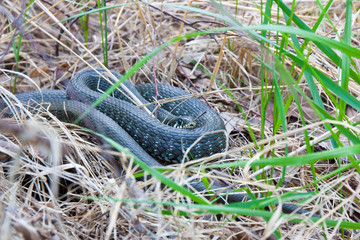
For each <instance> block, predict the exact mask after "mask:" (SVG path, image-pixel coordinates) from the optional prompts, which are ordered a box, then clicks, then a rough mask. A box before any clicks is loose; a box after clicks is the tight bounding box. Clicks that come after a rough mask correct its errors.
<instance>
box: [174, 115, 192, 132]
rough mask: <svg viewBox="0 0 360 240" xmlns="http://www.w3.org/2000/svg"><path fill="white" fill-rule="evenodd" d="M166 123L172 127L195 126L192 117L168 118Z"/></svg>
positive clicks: (189, 127)
mask: <svg viewBox="0 0 360 240" xmlns="http://www.w3.org/2000/svg"><path fill="white" fill-rule="evenodd" d="M167 125H168V126H170V127H174V128H181V129H192V128H195V127H196V122H195V121H194V118H193V117H190V116H181V117H174V118H172V119H170V120H169V121H168V122H167Z"/></svg>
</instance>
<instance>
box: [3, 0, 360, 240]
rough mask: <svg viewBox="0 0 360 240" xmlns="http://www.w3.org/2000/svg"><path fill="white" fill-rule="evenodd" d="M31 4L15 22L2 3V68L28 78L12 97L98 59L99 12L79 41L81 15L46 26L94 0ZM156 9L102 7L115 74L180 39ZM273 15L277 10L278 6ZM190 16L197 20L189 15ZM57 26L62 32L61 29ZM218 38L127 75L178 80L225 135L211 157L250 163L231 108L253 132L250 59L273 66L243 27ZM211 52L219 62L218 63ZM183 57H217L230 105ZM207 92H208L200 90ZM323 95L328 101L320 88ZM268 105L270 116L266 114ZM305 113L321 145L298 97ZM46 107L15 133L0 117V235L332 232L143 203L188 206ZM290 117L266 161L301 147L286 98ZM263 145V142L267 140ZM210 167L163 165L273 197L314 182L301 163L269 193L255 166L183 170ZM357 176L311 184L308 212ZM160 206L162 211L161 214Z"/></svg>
mask: <svg viewBox="0 0 360 240" xmlns="http://www.w3.org/2000/svg"><path fill="white" fill-rule="evenodd" d="M39 2H40V1H35V2H34V4H33V5H32V7H31V8H30V9H29V10H28V11H27V14H28V16H27V18H25V19H24V20H23V23H24V24H23V25H21V24H20V23H21V18H19V16H20V13H21V12H22V11H23V10H24V8H23V5H22V4H21V2H20V1H15V2H13V1H8V0H5V1H3V2H2V6H1V9H0V10H1V11H0V12H1V14H0V16H1V19H2V21H1V22H2V23H3V24H2V25H1V28H0V36H1V38H0V42H1V44H0V48H1V50H2V51H1V52H3V53H5V54H3V55H2V62H1V68H2V69H4V70H11V71H14V70H16V71H18V72H21V73H23V74H24V75H26V76H28V77H29V79H31V80H32V81H33V82H30V81H28V79H27V78H24V77H23V76H20V75H19V77H18V83H17V86H16V92H25V91H30V90H35V89H36V87H35V85H36V86H39V87H40V88H42V89H49V88H59V89H63V88H65V86H66V85H67V82H68V81H69V79H70V78H71V76H72V75H73V74H74V73H75V72H77V71H78V70H80V69H83V68H87V67H88V66H93V67H98V66H99V65H101V64H100V63H101V62H102V59H103V51H102V44H101V39H100V36H101V34H100V30H99V20H98V15H97V14H91V15H90V17H89V19H88V21H89V22H88V28H89V42H88V43H84V41H83V40H84V35H83V32H82V30H81V24H80V21H79V19H74V20H69V21H66V22H63V23H59V24H57V25H52V24H53V23H55V22H56V21H58V20H61V19H65V18H67V17H70V16H73V15H76V14H78V13H80V12H81V11H86V10H88V9H90V8H91V7H93V6H95V5H96V3H95V2H94V1H88V2H82V4H73V3H72V2H66V1H58V2H57V1H41V2H42V3H41V4H40V3H39ZM119 3H124V2H122V1H120V2H118V1H111V2H109V3H108V6H110V5H116V4H119ZM129 3H130V2H129ZM174 3H178V2H174ZM238 3H239V5H238V8H237V11H238V13H239V14H238V15H237V18H238V20H239V21H240V22H241V23H243V24H244V25H247V24H253V25H255V24H260V23H261V22H260V17H259V16H260V14H259V11H258V10H257V9H256V7H255V6H254V5H253V3H252V2H250V1H238ZM178 4H181V3H178ZM193 4H195V3H193ZM223 4H224V6H226V8H227V10H228V11H230V12H231V13H234V12H235V4H234V3H233V2H230V1H229V2H224V3H223ZM196 5H197V6H198V7H200V8H201V9H203V10H205V11H209V12H216V9H214V7H213V6H212V5H211V4H209V3H208V2H207V1H199V2H196ZM314 6H315V3H314V1H307V2H304V3H302V4H301V6H298V10H297V14H298V16H299V17H301V18H302V19H303V20H305V21H307V22H308V23H309V25H311V24H313V22H314V21H315V20H316V16H313V15H309V13H312V12H313V7H314ZM161 9H162V11H166V13H170V15H168V14H165V13H164V12H162V11H158V10H154V9H151V8H149V7H147V6H145V5H142V4H139V5H135V4H131V5H127V6H124V7H120V8H115V9H110V10H108V12H107V16H108V49H109V69H112V70H115V71H118V72H123V71H127V70H128V69H129V68H130V67H131V66H132V65H133V64H134V63H135V62H138V61H139V60H140V59H141V58H142V57H143V56H144V55H145V54H147V53H148V52H150V51H152V50H153V49H154V48H155V47H156V46H158V45H160V44H162V42H166V41H168V40H170V39H171V38H173V37H175V36H177V35H178V34H179V29H180V27H181V24H182V22H181V21H180V20H179V19H176V18H173V17H171V16H177V17H178V18H180V19H181V18H182V17H183V16H184V11H182V10H179V9H175V8H172V7H169V6H164V7H162V8H161ZM343 12H344V2H343V1H334V3H333V6H332V14H333V17H334V19H336V20H335V21H336V23H337V24H338V25H339V26H342V25H343V24H344V21H345V19H344V14H343ZM273 14H274V15H275V16H276V12H274V13H273ZM199 19H200V20H201V21H198V20H199ZM186 20H187V21H189V22H195V21H198V23H197V24H196V27H197V28H199V29H203V30H206V29H211V28H213V27H214V24H213V21H217V20H216V19H215V20H214V19H213V18H212V17H208V16H206V15H201V16H199V14H198V13H194V12H189V13H187V16H186ZM9 22H10V23H9ZM62 24H63V26H64V27H65V28H66V30H67V31H68V32H66V30H64V29H63V28H61V25H62ZM329 29H330V26H328V25H326V26H324V29H323V30H324V35H326V34H328V33H329V31H328V30H329ZM192 31H194V29H193V27H191V26H189V25H185V26H184V28H183V30H182V32H181V34H184V33H189V32H192ZM19 33H21V34H22V48H21V51H20V55H19V61H18V62H17V63H16V60H15V53H14V52H13V50H12V48H11V47H9V46H10V45H11V42H12V41H13V40H16V39H17V36H18V34H19ZM330 34H331V31H330ZM223 37H224V35H216V36H214V38H216V39H217V42H216V41H214V39H212V38H211V37H209V36H201V37H196V38H193V39H188V40H187V41H181V42H180V43H179V45H178V48H177V50H175V49H174V47H173V46H171V47H170V49H167V50H164V51H161V52H160V53H159V54H157V55H156V56H155V57H154V58H153V59H151V60H150V61H149V62H148V63H147V64H146V65H145V66H144V67H142V68H141V69H140V71H138V72H137V73H136V74H135V75H134V76H133V77H132V78H131V81H132V82H133V83H139V82H148V81H154V80H157V81H160V82H166V83H170V84H174V85H177V86H181V87H183V88H187V89H189V91H190V92H192V93H194V94H199V95H202V96H203V97H204V98H205V99H206V101H207V102H209V103H210V104H211V106H212V107H214V109H216V110H218V111H219V112H220V113H221V115H222V117H223V118H224V120H225V121H226V122H227V127H228V128H227V129H228V132H229V133H230V147H229V152H228V153H226V154H224V156H225V157H226V158H225V159H220V160H219V161H232V160H239V159H249V158H250V156H249V155H248V153H247V151H246V150H249V149H251V150H252V151H253V152H256V149H255V148H254V147H253V146H252V145H251V143H250V140H249V139H250V137H249V132H248V125H247V124H246V122H245V120H244V119H243V117H242V115H241V113H239V111H238V110H237V109H236V104H240V105H241V106H242V107H243V108H244V110H245V115H246V117H247V118H248V121H249V123H250V124H251V127H252V130H253V131H254V133H255V135H256V137H258V138H259V139H260V134H261V130H260V115H259V109H260V107H259V106H260V104H261V102H260V98H259V89H260V85H261V80H260V79H261V77H260V74H261V65H260V63H259V62H258V61H256V60H255V59H254V57H253V55H256V56H262V57H263V59H266V61H268V62H271V57H270V56H269V55H268V54H267V53H266V52H262V50H261V47H260V46H259V44H258V43H257V42H256V41H254V40H252V39H251V38H249V36H248V35H247V34H245V33H244V34H243V33H241V34H239V35H237V36H227V40H228V41H229V42H231V44H232V49H231V50H230V49H228V48H227V47H226V46H224V45H221V42H222V41H223ZM272 37H273V38H276V37H277V36H276V35H273V36H272ZM356 39H358V38H356V37H355V36H354V44H355V45H356V46H359V42H358V40H356ZM312 50H313V52H312V57H311V58H310V60H309V61H311V64H314V65H316V66H318V68H319V69H322V71H323V72H324V73H325V74H327V75H329V76H331V77H333V76H337V75H338V72H337V71H338V68H337V67H336V66H334V65H332V64H331V63H330V61H329V60H328V59H327V58H325V57H324V56H322V54H321V52H320V51H317V49H316V48H315V47H314V48H313V49H312ZM220 53H221V54H222V57H221V58H220V62H218V59H219V54H220ZM174 55H176V59H175V58H174ZM191 60H194V61H196V62H197V64H198V65H200V66H202V67H203V68H204V69H206V70H207V71H208V72H210V73H212V72H213V69H215V68H216V65H217V63H218V70H217V72H216V75H217V78H218V79H219V80H220V81H221V83H223V84H224V85H225V86H226V87H227V88H228V89H229V90H230V91H231V92H232V94H233V95H234V99H235V100H234V99H232V98H230V97H229V95H227V94H225V92H224V91H223V90H222V89H221V88H220V87H219V85H217V84H210V80H209V77H208V76H207V75H206V74H204V73H203V72H201V71H199V70H198V69H196V68H195V67H194V65H193V63H192V62H191ZM286 61H288V60H286ZM219 63H220V64H219ZM288 63H289V62H286V64H288ZM357 64H358V63H357ZM179 65H180V67H179ZM294 71H296V72H298V73H299V72H301V69H298V68H296V69H295V70H294ZM3 73H4V74H2V75H1V76H0V80H1V86H2V91H3V92H4V91H6V90H8V89H11V88H12V84H13V78H14V74H13V72H6V71H3ZM154 73H156V74H154ZM186 78H189V79H191V80H192V81H193V82H194V84H195V86H196V87H197V88H198V89H200V93H199V92H198V91H195V90H194V89H193V88H191V87H189V85H188V82H187V81H186ZM300 86H303V88H304V89H306V88H307V85H306V83H305V82H300ZM209 87H210V89H211V91H210V94H209V93H207V92H205V90H207V89H208V88H209ZM283 87H285V86H283ZM358 88H359V86H358V85H356V84H350V91H351V92H352V93H354V95H355V96H357V97H358V93H359V92H360V91H359V89H358ZM284 93H286V88H284ZM322 96H324V100H325V101H326V99H325V98H326V97H327V96H326V94H323V95H322ZM328 102H330V101H328ZM271 104H272V103H270V106H269V109H268V111H269V112H267V116H271V115H272V114H271V111H272V107H271ZM325 104H326V102H325ZM326 107H327V109H328V110H329V111H330V112H331V111H335V109H334V107H333V106H331V105H326ZM304 109H305V110H306V111H305V112H306V113H307V115H306V120H307V124H309V126H313V129H312V132H311V133H310V135H312V136H314V137H313V140H314V143H316V142H321V141H320V140H321V139H323V138H322V137H323V136H322V135H323V134H326V131H325V130H324V128H323V127H322V126H321V125H316V124H314V125H311V124H312V123H314V120H315V121H316V119H313V117H314V113H313V112H312V110H311V108H310V107H309V106H308V105H306V103H305V102H304ZM44 114H45V115H47V116H48V113H42V114H41V116H40V115H35V116H33V115H30V116H32V117H31V118H30V119H27V120H24V119H25V116H29V114H27V113H25V114H22V115H20V116H19V119H18V120H17V121H18V123H19V125H16V126H17V127H18V129H16V127H15V129H14V131H12V132H11V131H9V129H10V128H9V126H8V125H3V124H5V123H1V124H2V127H3V126H6V127H3V128H2V133H4V134H3V137H2V138H1V145H0V147H1V152H2V153H1V171H0V174H1V183H2V184H0V193H1V194H0V196H1V204H0V220H1V222H2V226H1V232H2V234H5V235H4V236H7V237H8V238H9V239H10V238H14V239H20V238H21V236H23V237H25V238H26V239H112V238H114V239H115V238H127V239H132V238H140V237H141V238H142V237H146V238H163V239H166V238H181V239H187V238H188V239H193V238H211V239H228V238H229V239H230V238H238V239H241V238H242V237H243V238H244V239H259V238H260V237H261V236H263V237H265V236H267V237H270V238H271V237H273V235H272V230H273V229H276V228H277V227H280V230H281V232H282V234H283V238H284V239H286V238H291V237H293V236H303V237H304V238H305V239H321V238H322V236H321V234H322V233H321V231H324V232H325V234H326V235H327V236H328V239H330V238H331V237H333V236H334V235H336V234H338V233H337V232H336V231H334V230H332V229H327V228H324V229H322V228H321V227H319V226H317V225H313V226H314V228H312V227H311V228H309V225H308V224H307V223H306V222H307V221H308V220H306V218H305V221H304V223H300V224H292V223H289V222H288V221H287V219H284V218H279V219H276V218H275V220H277V221H270V222H268V223H266V222H265V221H264V220H263V219H261V218H258V217H246V216H240V217H238V218H237V219H235V217H236V216H235V215H232V214H223V215H221V216H219V215H213V214H210V213H209V214H204V213H202V214H198V213H197V212H196V209H192V208H185V207H181V206H166V205H161V204H152V203H150V201H157V202H176V203H177V202H179V203H189V204H190V203H191V201H190V200H189V199H188V198H186V197H183V196H181V195H180V194H178V193H176V192H174V191H172V190H171V189H168V188H165V189H164V188H163V187H162V186H161V184H160V183H159V182H158V181H156V180H155V179H153V178H150V179H149V178H148V179H147V180H146V181H145V180H144V181H135V180H134V178H133V174H134V173H135V172H136V171H137V170H139V169H138V167H136V166H135V165H134V164H133V162H132V161H131V158H129V157H128V156H125V155H124V154H123V153H115V152H109V151H108V150H104V149H102V148H100V147H99V146H98V144H97V140H96V139H94V138H93V137H91V136H90V135H89V134H88V133H86V132H84V131H82V130H79V129H78V128H76V127H74V126H72V125H68V124H66V125H64V124H63V123H61V122H59V121H57V120H56V118H54V117H51V116H50V119H51V121H48V120H47V119H48V118H44V117H43V115H44ZM288 117H289V119H290V118H291V119H293V121H292V122H291V123H290V124H289V125H288V127H289V129H290V130H298V131H295V132H294V134H292V135H289V136H287V137H286V138H285V137H284V136H282V135H277V137H275V140H274V142H275V144H273V145H271V146H270V145H269V148H266V149H265V150H264V152H263V153H265V154H268V153H270V150H271V149H272V148H273V149H275V151H274V154H275V156H282V155H283V154H284V148H285V145H287V146H288V147H289V152H290V154H295V153H296V154H304V153H305V149H304V145H305V143H304V136H303V134H302V130H301V129H300V128H301V127H302V125H301V124H300V122H299V114H298V111H297V110H296V106H295V105H294V106H291V110H290V111H289V112H288ZM266 120H267V121H266V123H265V127H266V130H265V137H266V138H267V139H268V138H270V137H271V136H273V132H272V119H271V118H267V119H266ZM14 135H15V136H14ZM268 143H270V140H269V141H267V144H268ZM265 146H266V145H265ZM241 147H243V148H241ZM270 147H271V148H270ZM317 147H318V148H321V149H329V148H330V144H329V142H328V141H322V142H321V143H319V144H318V145H317ZM299 149H300V150H299ZM302 149H303V150H302ZM301 150H302V151H301ZM113 159H115V160H116V161H119V162H121V163H122V166H123V174H122V176H121V177H118V178H115V176H114V169H112V167H111V166H110V164H109V162H111V160H113ZM207 162H209V163H210V162H211V161H210V159H208V161H206V160H205V161H204V160H202V161H201V162H193V163H188V164H184V165H180V166H170V167H169V168H173V171H172V172H170V173H168V176H169V177H171V178H172V179H174V180H176V181H177V182H179V183H181V184H183V183H182V179H183V176H184V175H189V176H194V177H201V176H206V177H208V178H209V179H212V178H218V179H223V180H224V181H225V182H226V183H227V184H229V185H231V186H234V187H237V188H241V187H249V188H251V189H253V191H254V193H257V192H258V190H257V189H258V188H256V186H261V187H262V189H263V191H264V192H265V191H268V190H270V191H272V192H273V193H274V194H275V195H276V194H281V193H282V192H286V191H289V190H292V189H294V188H296V187H298V186H304V185H306V184H307V183H309V182H311V181H312V180H313V178H312V172H311V169H310V167H309V166H302V167H294V168H292V169H291V170H288V173H287V177H286V182H285V183H284V185H283V187H282V188H278V189H275V188H274V187H273V186H271V185H267V184H265V183H263V182H257V181H256V179H255V175H256V174H259V173H260V172H257V173H254V172H253V169H245V170H244V169H240V168H238V169H235V170H234V171H233V170H232V169H218V170H212V171H209V172H206V173H200V172H199V171H198V170H196V169H195V168H192V166H193V167H196V166H198V165H201V164H205V163H207ZM185 167H186V168H185ZM336 167H337V165H336V162H330V163H329V162H326V164H325V163H324V164H322V163H318V164H316V168H318V169H319V170H321V171H322V173H323V174H325V173H326V172H330V171H332V170H333V169H334V168H336ZM281 171H282V169H281V168H275V169H274V174H273V178H274V179H275V180H276V179H278V178H279V177H280V175H281ZM244 176H245V177H244ZM268 180H271V179H268ZM358 181H359V177H358V175H356V174H355V173H354V170H349V171H348V172H345V173H343V174H342V175H341V177H334V178H333V179H327V181H323V182H321V183H319V184H318V187H319V188H321V189H322V191H320V192H319V194H317V195H316V196H315V198H314V199H313V201H312V202H309V203H308V204H309V209H311V210H314V211H316V210H320V209H322V210H321V211H325V210H324V209H334V206H335V205H336V203H338V202H340V201H342V199H339V197H338V195H337V194H336V193H337V191H339V189H338V188H337V187H336V186H338V184H339V183H341V182H342V183H346V184H345V185H347V186H348V188H349V189H351V190H350V191H352V192H354V191H357V192H358V190H353V189H356V188H355V187H354V186H353V183H354V182H358ZM310 190H313V189H310ZM329 192H332V194H329ZM199 194H202V193H199ZM107 196H111V197H113V198H114V199H135V200H143V202H136V201H135V200H134V201H129V202H121V201H113V200H109V199H108V198H106V197H107ZM314 204H315V205H314ZM149 209H151V211H149ZM166 211H169V212H170V213H171V214H170V215H166V214H162V213H164V212H166ZM181 211H183V212H188V213H189V215H190V216H188V217H183V216H180V215H179V214H180V213H181ZM352 211H355V212H358V210H357V209H355V208H354V207H352V205H351V204H348V205H344V212H345V213H346V214H344V215H340V214H339V211H337V212H336V211H333V212H331V211H330V215H331V217H334V218H335V217H338V218H342V219H344V220H346V218H350V213H351V212H352ZM325 213H327V211H325ZM344 216H345V217H346V218H345V217H344ZM352 216H354V215H352ZM355 216H356V215H355ZM355 218H356V217H355ZM273 220H274V219H273ZM9 226H11V227H9ZM7 227H8V228H7ZM6 234H7V235H6Z"/></svg>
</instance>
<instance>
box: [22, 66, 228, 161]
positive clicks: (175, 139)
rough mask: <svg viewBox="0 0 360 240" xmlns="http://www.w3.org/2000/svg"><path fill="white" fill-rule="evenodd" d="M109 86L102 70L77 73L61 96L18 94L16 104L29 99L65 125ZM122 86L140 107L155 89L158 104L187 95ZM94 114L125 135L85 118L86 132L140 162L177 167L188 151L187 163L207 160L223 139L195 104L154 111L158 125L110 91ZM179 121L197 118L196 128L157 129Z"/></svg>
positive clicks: (213, 117) (214, 118)
mask: <svg viewBox="0 0 360 240" xmlns="http://www.w3.org/2000/svg"><path fill="white" fill-rule="evenodd" d="M112 74H113V75H114V76H115V77H116V78H118V79H119V78H120V77H121V75H120V74H118V73H116V72H112ZM109 80H110V81H109ZM111 84H112V82H111V78H110V77H109V76H107V73H106V71H105V70H102V69H96V70H91V69H90V70H85V71H82V72H79V73H77V74H76V75H75V76H74V77H73V78H72V79H71V81H70V84H69V86H68V87H67V90H66V92H65V91H60V90H48V91H42V92H41V93H40V92H37V91H35V92H28V93H22V94H18V95H17V98H18V99H19V100H20V101H22V102H28V100H30V99H31V100H32V101H34V102H38V103H43V102H45V103H50V108H49V110H50V111H51V112H55V111H56V116H58V117H61V118H62V119H65V118H67V117H68V114H69V112H73V113H74V114H73V115H74V116H75V115H77V114H78V113H79V112H82V111H84V106H83V104H85V105H88V106H90V105H91V104H93V103H94V102H95V101H96V100H97V99H98V98H99V97H100V96H101V95H102V92H105V91H106V90H107V89H108V88H109V87H110V86H111ZM124 84H125V86H126V87H127V88H128V89H130V90H131V91H132V92H133V93H134V95H135V96H136V97H137V98H138V99H140V101H141V102H142V103H143V104H147V103H149V101H154V97H155V95H156V88H157V90H158V95H159V97H160V98H174V97H181V96H184V95H188V96H189V93H187V92H185V91H184V90H181V89H179V88H176V87H173V86H170V85H164V84H158V86H157V87H156V88H155V85H154V84H141V85H136V86H134V85H132V84H131V83H130V82H129V81H126V82H125V83H124ZM81 103H82V104H81ZM64 105H66V107H65V109H66V111H64ZM76 108H78V110H77V109H76ZM147 108H148V109H149V110H150V111H154V108H155V106H154V105H148V106H147ZM70 109H71V111H70ZM96 109H97V110H98V111H100V112H102V113H103V114H105V115H107V116H108V117H110V118H111V119H113V120H114V121H115V122H116V123H117V124H118V125H119V126H120V127H121V128H122V129H124V130H125V131H120V132H115V131H114V130H113V129H108V130H105V129H102V128H104V127H105V125H104V124H103V123H100V122H99V120H101V119H103V116H102V115H99V114H97V117H98V118H97V119H94V118H93V117H92V116H86V117H85V118H84V120H83V122H85V126H86V127H89V128H94V125H95V126H96V125H99V126H96V127H95V128H96V129H95V130H97V131H99V132H100V133H102V134H104V135H106V136H111V137H113V135H114V134H116V135H117V136H118V138H121V141H120V143H121V144H122V145H123V146H124V147H126V148H129V149H130V151H132V152H133V153H134V154H135V155H137V156H138V157H139V158H140V159H142V160H143V161H145V162H150V161H153V160H152V159H150V158H149V157H148V156H144V154H143V150H145V151H146V152H147V153H148V154H149V155H150V156H151V157H153V158H155V159H157V160H161V161H166V162H172V163H177V162H181V161H182V160H183V159H186V158H184V153H185V152H186V151H187V150H188V148H190V147H191V150H190V151H189V154H188V156H187V157H188V159H192V158H194V159H196V158H201V157H206V156H210V155H213V154H214V153H218V152H221V151H223V150H224V148H225V144H226V135H225V132H224V130H225V127H224V123H223V121H222V120H221V118H220V117H219V116H218V114H216V113H215V112H214V111H213V110H211V109H210V108H209V107H208V106H206V105H205V104H204V103H202V102H201V101H200V100H198V99H196V98H188V99H184V100H177V101H171V102H168V103H165V104H163V106H162V108H160V109H157V110H155V113H154V115H156V117H157V119H155V118H153V117H152V116H150V115H149V114H148V113H146V112H145V111H144V110H142V109H140V108H138V107H136V106H135V105H134V104H133V103H132V102H130V101H129V99H128V98H127V97H126V96H125V95H124V94H122V93H121V92H120V91H115V92H114V93H113V94H112V96H108V97H107V98H105V99H104V101H103V102H101V103H100V105H98V106H97V107H96ZM182 116H185V117H184V119H186V117H191V118H192V119H195V118H197V119H196V120H195V124H196V126H195V127H194V128H192V129H181V128H174V127H172V126H169V125H167V124H165V123H162V122H169V121H171V120H172V119H174V118H175V119H177V118H179V119H182ZM71 120H72V119H71ZM86 122H87V123H88V124H86ZM125 132H127V134H125ZM118 140H119V139H118ZM133 140H135V142H134V141H133ZM195 142H196V143H195ZM194 143H195V144H194ZM193 144H194V145H193ZM192 145H193V146H192Z"/></svg>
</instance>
